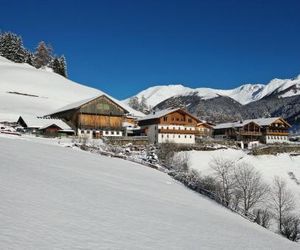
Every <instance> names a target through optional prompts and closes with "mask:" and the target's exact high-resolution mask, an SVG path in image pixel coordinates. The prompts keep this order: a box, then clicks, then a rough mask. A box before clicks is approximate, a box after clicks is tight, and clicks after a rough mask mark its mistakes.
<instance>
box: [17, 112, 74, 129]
mask: <svg viewBox="0 0 300 250" xmlns="http://www.w3.org/2000/svg"><path fill="white" fill-rule="evenodd" d="M20 118H22V119H23V121H24V122H25V123H26V125H27V127H28V128H38V129H43V128H47V127H49V126H51V125H53V124H54V125H56V126H58V127H60V128H61V130H72V128H71V127H70V126H69V125H68V124H66V123H65V122H64V121H62V120H60V119H52V118H41V117H36V116H29V115H22V116H20Z"/></svg>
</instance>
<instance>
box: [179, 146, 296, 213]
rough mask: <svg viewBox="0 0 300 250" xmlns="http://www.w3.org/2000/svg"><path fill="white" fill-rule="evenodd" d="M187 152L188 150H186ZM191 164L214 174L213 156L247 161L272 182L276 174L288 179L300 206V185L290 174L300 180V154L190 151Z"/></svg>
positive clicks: (234, 150) (195, 167)
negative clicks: (254, 154) (257, 154)
mask: <svg viewBox="0 0 300 250" xmlns="http://www.w3.org/2000/svg"><path fill="white" fill-rule="evenodd" d="M184 153H186V152H184ZM187 154H188V158H189V166H190V167H191V168H194V169H197V170H199V171H200V172H201V173H202V174H203V175H210V174H213V170H212V169H211V167H210V162H211V161H212V160H213V158H224V159H230V160H234V161H242V162H247V163H249V164H251V165H253V167H255V168H256V169H257V170H258V171H260V172H261V174H262V176H263V179H264V180H265V181H266V182H267V183H269V184H272V182H273V178H274V176H280V177H282V178H283V179H285V180H286V182H287V186H288V188H289V189H290V190H292V191H293V193H294V195H295V199H296V202H297V205H298V208H300V185H298V184H297V183H296V182H295V180H292V179H291V178H290V176H289V174H288V173H289V172H293V173H294V175H295V177H296V178H297V179H298V181H299V182H300V156H290V155H289V154H278V155H276V156H275V155H260V156H253V155H248V154H247V153H246V152H245V151H242V150H236V149H220V150H216V151H189V152H187Z"/></svg>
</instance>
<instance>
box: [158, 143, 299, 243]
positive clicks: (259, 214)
mask: <svg viewBox="0 0 300 250" xmlns="http://www.w3.org/2000/svg"><path fill="white" fill-rule="evenodd" d="M158 156H159V158H160V159H161V160H163V162H164V163H165V166H168V168H169V170H170V171H169V175H171V176H172V177H173V178H174V179H176V180H178V181H180V182H182V183H183V184H184V185H185V186H187V187H188V188H190V189H192V190H194V191H196V192H199V193H201V194H204V195H206V196H208V197H209V198H211V199H214V200H215V201H217V202H219V203H220V204H222V205H224V206H225V207H227V208H230V209H231V210H233V211H235V212H238V213H239V214H241V215H243V216H245V217H247V218H248V219H250V220H251V221H253V222H256V223H257V224H259V225H261V226H263V227H265V228H269V227H270V225H271V224H272V223H276V224H277V228H278V233H279V234H281V235H283V236H284V237H286V238H288V239H289V240H291V241H298V240H299V239H300V215H299V214H298V213H297V212H296V210H295V208H296V204H295V197H294V195H293V193H292V192H291V190H289V189H288V187H287V183H286V181H285V180H284V179H282V178H281V177H279V176H275V177H274V179H273V183H272V185H268V184H266V183H265V182H264V181H263V178H262V176H261V174H260V172H259V171H257V170H256V169H255V168H254V167H253V166H252V165H251V164H250V163H247V162H244V161H240V160H237V161H234V160H228V159H225V158H222V157H215V158H213V159H212V160H211V162H210V168H211V169H212V173H213V174H211V175H207V176H202V175H200V173H199V172H198V171H197V170H194V169H190V168H189V166H188V161H189V159H188V156H187V154H186V153H185V152H181V153H177V154H176V145H173V144H171V143H170V144H167V143H166V144H164V145H162V146H161V148H160V149H159V154H158Z"/></svg>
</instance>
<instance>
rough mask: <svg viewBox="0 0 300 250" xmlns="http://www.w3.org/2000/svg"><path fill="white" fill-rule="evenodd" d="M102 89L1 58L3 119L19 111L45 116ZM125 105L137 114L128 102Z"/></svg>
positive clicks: (0, 106)
mask: <svg viewBox="0 0 300 250" xmlns="http://www.w3.org/2000/svg"><path fill="white" fill-rule="evenodd" d="M100 94H103V92H102V91H100V90H97V89H94V88H90V87H87V86H84V85H81V84H78V83H75V82H73V81H70V80H68V79H66V78H64V77H62V76H60V75H58V74H55V73H52V72H49V71H47V70H41V69H40V70H39V69H36V68H34V67H31V66H29V65H27V64H17V63H14V62H11V61H9V60H7V59H5V58H3V57H0V119H1V120H5V118H7V120H11V119H12V120H15V117H17V116H18V115H20V114H30V115H45V114H48V113H50V112H51V111H54V110H56V109H58V108H61V107H63V106H65V105H68V104H70V103H72V102H76V101H80V100H83V99H87V98H90V97H94V96H97V95H100ZM122 105H123V106H124V105H125V108H126V109H127V110H128V111H130V112H132V113H136V114H138V115H142V114H141V113H140V112H135V111H133V110H132V109H130V108H129V107H128V106H127V105H126V104H123V103H122Z"/></svg>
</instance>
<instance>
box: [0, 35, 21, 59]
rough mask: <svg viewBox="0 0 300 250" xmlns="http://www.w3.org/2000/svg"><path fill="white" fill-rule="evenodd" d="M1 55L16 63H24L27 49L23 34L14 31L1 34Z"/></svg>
mask: <svg viewBox="0 0 300 250" xmlns="http://www.w3.org/2000/svg"><path fill="white" fill-rule="evenodd" d="M0 56H3V57H5V58H7V59H9V60H11V61H13V62H16V63H24V62H25V57H26V50H25V48H24V46H23V41H22V38H21V36H18V35H16V34H14V33H12V32H5V33H2V34H0Z"/></svg>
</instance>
